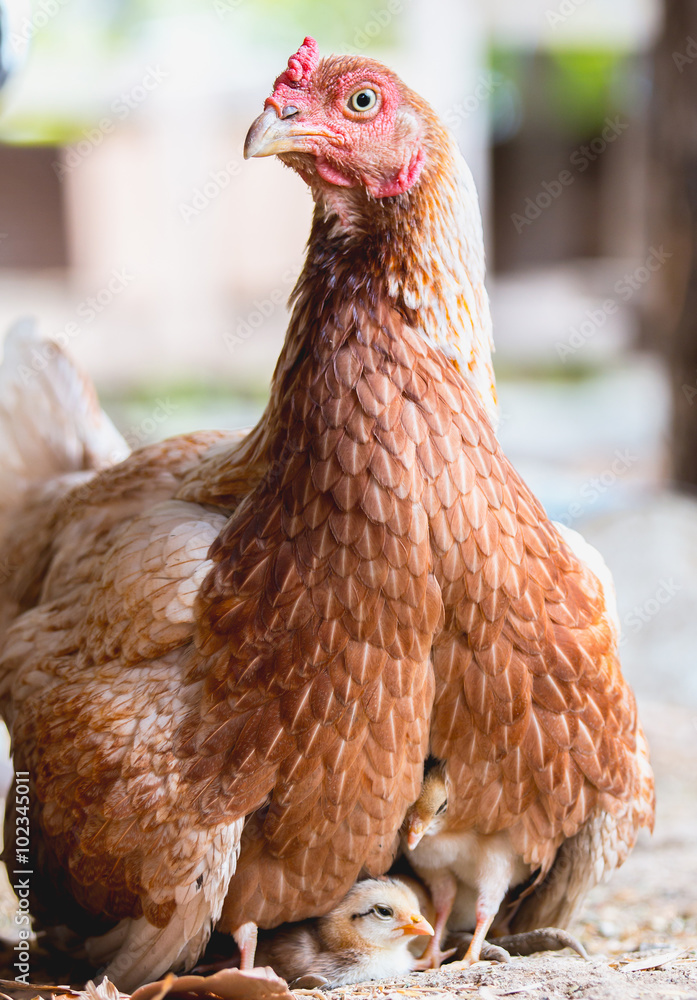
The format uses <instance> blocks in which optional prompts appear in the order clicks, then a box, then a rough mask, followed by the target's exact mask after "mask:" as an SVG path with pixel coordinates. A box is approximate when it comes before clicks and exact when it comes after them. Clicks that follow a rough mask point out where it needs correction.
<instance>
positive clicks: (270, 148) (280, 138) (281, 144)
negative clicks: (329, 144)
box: [244, 105, 336, 160]
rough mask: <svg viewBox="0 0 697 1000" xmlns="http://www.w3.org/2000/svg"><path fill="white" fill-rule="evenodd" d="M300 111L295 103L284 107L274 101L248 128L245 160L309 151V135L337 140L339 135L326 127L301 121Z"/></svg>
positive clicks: (245, 142)
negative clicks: (307, 141) (274, 103)
mask: <svg viewBox="0 0 697 1000" xmlns="http://www.w3.org/2000/svg"><path fill="white" fill-rule="evenodd" d="M298 114H299V112H298V108H295V107H286V108H283V109H282V110H281V111H279V110H278V109H277V108H275V107H274V106H273V105H271V106H269V107H267V108H266V110H265V111H263V112H262V113H261V114H260V115H259V117H258V118H257V119H256V120H255V121H254V122H253V124H252V127H251V128H250V130H249V132H247V138H246V139H245V141H244V158H245V160H248V159H249V158H250V157H252V156H273V155H275V154H276V153H300V152H307V146H306V144H305V143H304V142H303V140H304V139H307V138H308V137H310V136H322V137H323V138H327V139H331V140H333V141H336V136H333V135H332V134H331V133H330V132H329V131H328V130H327V129H323V128H321V127H320V126H315V125H311V124H310V123H309V122H307V121H305V122H304V121H302V119H301V118H298Z"/></svg>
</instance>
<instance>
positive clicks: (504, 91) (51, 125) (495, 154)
mask: <svg viewBox="0 0 697 1000" xmlns="http://www.w3.org/2000/svg"><path fill="white" fill-rule="evenodd" d="M5 6H6V11H5V15H4V17H3V21H2V23H1V24H0V30H1V32H2V42H1V44H0V60H1V63H2V69H1V70H0V75H2V74H3V73H5V72H7V73H8V74H9V76H8V80H7V83H6V85H5V87H4V88H3V90H2V93H1V94H0V101H1V105H2V106H1V107H0V328H1V329H5V328H7V327H8V326H9V324H10V323H11V322H12V321H14V320H15V319H16V318H18V317H20V316H22V315H26V314H28V313H29V314H35V315H36V316H37V317H38V318H39V321H40V325H41V327H42V329H43V331H44V332H45V333H46V334H49V335H52V336H54V337H56V338H57V339H58V340H59V342H60V343H62V344H64V345H65V346H67V347H68V349H69V350H70V351H72V352H73V353H74V354H75V355H76V356H77V358H78V359H79V360H80V362H81V363H82V364H83V365H84V367H85V368H86V369H87V370H88V371H89V372H90V373H91V374H92V375H93V377H94V378H95V380H96V382H97V386H98V389H99V392H100V395H101V397H102V399H103V401H104V405H105V407H106V409H107V410H108V411H109V412H110V413H111V415H112V416H113V417H114V419H115V420H116V422H117V424H118V425H119V427H120V429H121V430H122V431H123V433H124V434H125V436H126V438H127V440H128V442H129V444H130V445H131V446H132V447H137V446H139V445H141V444H144V443H146V442H148V441H151V440H155V439H159V438H163V437H167V436H170V435H173V434H176V433H179V432H181V431H184V430H190V429H199V428H203V427H241V426H247V425H250V424H251V423H253V421H254V420H255V419H256V418H257V416H258V415H259V414H260V412H261V410H262V408H263V406H264V402H265V398H266V394H267V392H268V385H269V379H270V375H271V372H272V370H273V366H274V363H275V360H276V357H277V355H278V353H279V350H280V347H281V343H282V339H283V336H284V332H285V327H286V322H287V313H286V306H285V303H286V300H287V298H288V295H289V293H290V291H291V288H292V286H293V283H294V281H295V278H296V276H297V274H298V272H299V269H300V267H301V263H302V258H303V249H304V244H305V241H306V238H307V234H308V230H309V222H310V215H311V210H312V205H311V200H310V197H309V195H308V193H307V191H306V190H305V189H304V187H303V185H302V183H301V182H300V180H299V179H298V178H297V177H296V176H295V175H293V174H291V172H290V171H287V170H285V169H284V168H283V167H282V166H281V165H280V164H279V163H278V162H276V161H275V160H272V159H268V160H252V161H250V162H245V161H244V160H243V159H242V144H243V140H244V136H245V133H246V131H247V129H248V127H249V125H250V124H251V122H252V120H253V119H254V118H255V117H256V116H257V115H258V114H259V113H260V111H261V109H262V105H263V101H264V98H265V97H266V96H267V94H268V93H269V92H270V88H271V84H272V81H273V80H274V78H275V76H276V75H277V74H278V73H279V72H280V71H281V70H282V68H283V67H284V66H285V63H286V60H287V58H288V56H289V54H290V53H291V52H294V51H295V50H296V49H297V47H298V45H299V44H300V42H301V41H302V38H303V36H304V35H306V34H312V35H314V36H315V37H316V38H317V39H318V41H319V44H320V49H321V51H323V52H324V53H328V52H332V51H334V52H354V53H364V54H368V55H371V56H375V57H377V58H380V59H382V60H384V61H385V62H387V63H388V64H390V65H391V66H392V67H394V68H395V69H396V70H397V71H398V72H399V73H400V75H402V77H403V78H404V79H405V81H406V82H407V83H408V84H410V85H411V86H412V87H413V88H414V89H416V90H418V91H420V92H421V93H422V94H423V95H424V96H425V97H426V98H427V99H428V100H430V101H431V103H432V104H433V106H434V107H435V108H436V109H437V110H438V111H439V113H440V114H441V115H442V116H443V118H444V119H445V121H446V122H447V123H448V124H449V125H450V127H451V128H452V129H453V131H454V132H455V134H456V136H457V139H458V141H459V143H460V144H461V147H462V149H463V152H464V153H465V156H466V157H467V159H468V161H469V163H470V166H471V167H472V170H473V172H474V174H475V179H476V182H477V186H478V189H479V192H480V198H481V203H482V211H483V215H484V220H485V231H486V245H487V251H488V261H489V289H490V294H491V299H492V306H493V314H494V335H495V340H496V345H497V353H496V356H495V363H496V369H497V375H498V380H499V388H500V400H501V424H500V436H501V439H502V441H503V444H504V447H505V449H506V451H507V453H508V455H509V457H510V458H511V459H512V461H513V462H514V464H515V465H516V466H517V467H518V468H519V469H520V471H521V472H522V473H523V475H524V477H525V478H526V479H527V481H528V482H529V484H530V485H531V487H532V488H533V489H534V491H535V492H536V493H537V494H538V495H539V496H540V498H541V499H542V501H543V503H544V504H545V506H546V508H547V510H548V511H549V513H550V515H551V516H552V517H554V518H556V519H558V520H560V521H563V522H564V523H566V524H568V525H570V526H572V527H574V528H577V529H578V530H580V531H582V532H583V533H584V534H585V535H586V536H587V537H588V538H589V540H590V541H591V542H593V543H594V544H596V545H597V546H598V547H599V548H600V549H601V551H602V552H603V554H604V555H605V557H606V559H607V561H608V563H609V565H610V567H611V569H612V570H613V572H614V574H615V578H616V583H617V590H618V598H619V609H620V617H621V619H622V627H623V632H624V637H623V640H622V644H623V645H622V657H623V664H624V669H625V671H626V673H627V675H628V676H629V678H630V680H631V681H632V683H633V685H634V687H635V689H636V691H637V693H638V695H639V701H640V707H641V711H642V715H643V718H644V720H645V723H646V726H647V729H648V731H649V734H650V737H651V741H652V746H653V752H654V763H655V766H656V770H657V774H658V777H659V787H660V791H661V796H662V797H661V799H660V800H659V804H660V812H659V827H658V839H657V840H656V841H655V842H654V843H655V847H654V854H653V856H652V858H653V860H652V861H650V862H647V863H646V865H645V866H644V869H641V871H643V873H644V875H643V876H642V877H644V876H645V877H646V878H650V877H651V876H650V875H649V874H647V872H649V871H651V872H654V873H655V872H656V863H657V862H656V858H657V857H658V856H657V855H656V853H655V851H656V850H660V849H661V844H663V846H664V848H665V850H664V854H663V855H662V856H661V857H662V863H663V865H664V868H663V869H662V870H663V872H664V873H665V871H666V870H670V871H672V872H673V875H674V878H673V883H672V884H674V885H676V886H682V891H683V894H684V893H685V891H688V892H689V890H686V889H685V887H686V886H689V885H691V884H692V882H691V880H690V877H689V874H688V871H689V870H690V865H692V870H693V873H694V875H697V852H695V850H694V843H695V828H696V827H697V816H695V815H694V808H693V807H692V808H693V811H692V813H689V812H688V811H686V808H687V807H686V805H685V803H686V802H687V801H688V799H689V796H688V795H687V791H688V790H689V794H690V796H692V797H693V798H692V800H691V801H693V802H694V801H697V796H694V792H695V789H696V787H697V783H696V782H695V776H694V766H693V758H694V754H695V751H697V503H696V502H695V494H694V490H695V487H697V405H696V404H697V264H696V259H695V254H694V247H695V236H696V230H697V223H696V220H697V3H696V2H695V0H489V2H487V3H486V4H484V3H481V2H478V0H350V2H349V0H332V2H327V0H33V2H28V0H27V2H23V0H5ZM661 832H662V839H661ZM681 838H682V839H681ZM676 843H682V844H683V845H690V846H689V855H688V854H686V853H685V851H683V852H682V853H680V852H678V854H677V855H676V854H675V853H674V852H673V853H672V854H671V853H670V852H671V851H673V848H671V846H670V845H671V844H673V845H675V844H676ZM685 850H688V847H687V846H686V847H685ZM690 858H691V861H690V860H689V859H690ZM632 864H641V861H640V860H639V861H636V862H635V860H634V859H632ZM671 865H672V868H671ZM635 870H638V869H635ZM618 877H619V879H620V881H619V882H618V883H617V882H613V885H619V887H620V888H619V890H618V889H615V890H613V891H614V892H615V896H613V897H612V898H603V899H602V900H601V899H600V897H596V901H597V902H598V906H600V903H601V902H602V904H603V907H604V908H603V909H602V910H601V911H600V910H599V911H598V912H601V917H597V919H596V924H597V927H598V928H599V930H598V933H599V934H600V935H601V936H602V937H604V938H612V935H613V934H614V933H615V931H614V930H613V927H614V926H615V925H614V924H613V919H614V918H613V917H612V913H613V912H614V911H613V909H612V908H613V907H615V910H616V911H617V912H618V913H619V912H620V911H621V910H622V908H623V903H622V899H624V901H625V902H626V901H627V899H628V898H629V897H627V895H626V893H627V892H629V893H630V897H631V892H632V891H633V890H632V888H631V886H630V882H631V878H632V877H631V876H623V873H620V876H618ZM623 877H624V878H625V883H624V886H625V887H624V889H623V888H622V886H623V883H622V881H621V880H622V878H623ZM657 877H658V876H657V875H655V874H654V875H653V878H654V880H655V879H656V878H657ZM627 878H629V881H627ZM661 886H662V889H663V890H665V884H664V882H661ZM671 891H672V890H671ZM617 892H620V897H621V893H622V892H625V896H624V897H621V898H620V901H619V902H618V897H617ZM675 892H677V893H678V895H679V892H680V888H676V890H675ZM664 895H665V892H664ZM668 895H670V893H668ZM674 896H675V894H674ZM676 898H677V897H676ZM630 901H631V899H630ZM635 902H636V900H635ZM645 904H646V907H648V910H647V913H648V915H647V916H646V920H647V921H649V922H650V921H654V923H655V921H656V920H658V921H659V926H658V927H655V926H654V927H653V929H654V931H655V932H656V933H661V932H662V931H666V929H667V930H668V931H671V928H672V931H671V933H676V931H675V925H674V921H675V920H677V919H680V920H682V921H683V923H682V925H681V927H682V929H683V930H684V929H685V927H690V926H691V927H692V929H693V931H694V929H695V927H697V904H695V903H694V900H693V902H692V903H689V904H688V903H687V902H685V903H684V906H683V910H685V913H686V915H683V917H676V916H675V912H674V911H676V906H677V903H674V902H673V903H670V902H669V903H668V904H666V905H667V906H668V911H667V912H668V913H669V915H668V916H667V917H665V918H664V917H663V916H661V915H660V914H661V912H662V911H660V908H659V909H658V910H657V909H656V908H655V907H656V905H657V904H656V902H655V899H654V900H653V901H652V902H651V901H649V897H648V896H647V897H646V898H645ZM681 905H682V904H681ZM690 907H692V909H690ZM685 908H687V909H685ZM649 910H650V912H648V911H649ZM676 912H677V911H676ZM681 912H682V911H681ZM608 913H609V914H610V916H608ZM690 914H692V915H691V916H690ZM596 916H597V915H596ZM601 918H602V919H601ZM642 919H643V918H642ZM617 920H619V917H618V918H617ZM617 920H616V923H617ZM660 921H663V923H662V924H661V923H660ZM670 921H673V923H671V922H670ZM690 921H692V923H691V924H690ZM602 922H604V929H603V928H602V927H601V923H602ZM620 922H621V921H620ZM594 926H595V925H594ZM651 926H653V924H652V925H651ZM608 928H609V929H608ZM618 933H619V932H618ZM627 933H629V932H628V931H627V926H626V922H625V925H623V927H622V934H623V935H624V936H623V943H625V944H626V940H627ZM610 944H611V942H610Z"/></svg>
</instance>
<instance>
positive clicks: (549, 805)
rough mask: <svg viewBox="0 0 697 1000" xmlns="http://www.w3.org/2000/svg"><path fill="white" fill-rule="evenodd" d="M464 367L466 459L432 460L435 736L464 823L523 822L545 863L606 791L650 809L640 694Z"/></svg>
mask: <svg viewBox="0 0 697 1000" xmlns="http://www.w3.org/2000/svg"><path fill="white" fill-rule="evenodd" d="M458 380H459V376H457V374H456V373H453V374H452V375H451V376H450V380H449V381H450V383H451V385H450V386H449V391H448V394H447V403H448V404H449V405H450V406H451V407H452V409H453V425H454V426H456V427H457V428H458V430H459V434H460V442H461V449H460V452H459V454H458V460H457V462H456V463H452V464H451V465H450V466H449V467H447V468H443V469H441V468H440V465H439V464H438V463H437V462H434V460H433V457H432V455H431V454H429V457H428V467H429V470H430V473H431V475H432V477H433V482H432V485H431V486H430V488H429V487H427V490H426V495H427V509H428V511H429V518H430V523H431V532H432V544H433V549H434V556H435V561H434V574H435V576H436V579H437V580H438V582H439V583H440V584H441V588H442V594H443V602H444V606H445V614H446V627H445V629H444V630H443V632H442V633H441V634H440V635H439V636H438V639H437V641H436V644H435V647H434V668H435V676H436V699H435V705H434V714H433V724H432V730H431V747H432V752H433V753H434V755H435V756H437V757H439V758H443V759H445V760H447V761H448V777H449V782H450V783H451V785H452V788H453V792H454V801H453V803H452V813H453V814H456V818H457V819H458V820H459V821H460V822H461V823H462V824H463V827H464V828H467V827H472V828H476V829H477V830H479V831H480V832H482V833H493V832H495V831H498V830H504V829H507V830H510V832H511V837H512V840H513V844H514V846H515V847H516V848H517V849H518V850H519V851H520V854H521V855H522V856H523V857H524V859H525V860H526V861H527V862H529V863H531V864H533V865H536V866H537V865H541V866H542V867H543V868H544V869H547V868H549V866H550V865H551V864H552V861H553V859H554V857H555V852H556V849H557V847H558V846H559V844H560V843H561V842H562V840H563V839H564V838H566V837H571V836H573V835H574V834H576V833H577V832H578V831H579V830H580V829H581V828H582V827H583V826H584V824H585V823H586V822H587V821H588V820H589V819H590V818H591V817H593V816H594V815H596V813H597V811H598V810H599V809H600V808H601V804H602V808H603V809H605V810H607V811H609V813H610V814H612V815H613V816H615V817H616V823H617V824H621V823H622V822H624V817H625V816H626V817H627V821H628V822H629V824H630V825H631V826H632V828H633V829H636V828H637V827H638V826H639V825H640V824H642V823H645V822H647V821H648V820H649V818H650V815H651V813H652V805H651V803H652V792H650V793H646V790H645V789H644V790H642V788H641V784H642V766H641V763H640V761H639V753H638V749H637V716H636V707H635V703H634V698H633V696H632V693H631V691H630V689H629V687H628V685H627V684H626V682H625V681H624V679H623V677H622V675H621V672H620V667H619V660H618V656H617V635H616V632H615V629H614V627H613V625H612V623H611V621H610V619H609V615H608V611H607V607H606V601H605V595H604V593H603V589H602V587H601V585H600V583H599V581H598V579H597V578H596V577H595V575H594V574H593V573H592V572H591V571H590V570H589V569H588V567H586V566H585V565H584V564H583V563H582V562H581V561H580V560H579V559H578V558H577V557H576V556H575V555H574V553H573V552H572V551H571V549H570V548H569V547H568V545H567V544H566V542H565V541H564V540H563V539H562V538H561V537H560V535H559V534H558V532H557V531H556V529H555V528H554V526H553V525H551V524H550V522H549V521H548V519H547V517H546V515H545V513H544V511H543V509H542V508H541V506H540V505H539V503H538V502H537V501H536V499H535V498H534V497H533V496H532V494H531V493H530V491H529V490H528V489H527V487H526V486H525V485H524V483H523V482H522V481H521V480H520V478H519V476H518V475H517V474H516V473H515V471H514V470H513V469H512V468H511V466H510V465H509V463H508V462H507V460H506V459H505V457H504V456H503V454H502V453H501V450H500V446H499V445H498V443H497V441H496V439H495V437H494V435H493V433H492V432H491V428H490V426H489V423H488V420H487V418H486V416H485V415H484V414H483V413H482V412H481V410H480V408H479V406H478V403H477V401H476V400H475V399H474V398H473V396H472V394H471V392H470V390H469V388H468V387H467V386H466V385H465V383H464V382H463V381H462V380H459V385H456V384H455V383H457V382H458ZM434 387H435V391H436V393H438V384H437V383H434ZM458 388H459V389H460V391H459V392H457V389H458ZM445 404H446V397H445V395H444V396H443V403H442V405H445ZM419 458H420V460H421V461H422V464H423V456H422V455H421V453H420V454H419ZM449 810H450V806H449ZM634 835H635V834H634ZM617 836H618V839H619V840H621V839H622V836H624V834H622V835H621V834H620V833H618V834H617ZM625 839H626V837H625Z"/></svg>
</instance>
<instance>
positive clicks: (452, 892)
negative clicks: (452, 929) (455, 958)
mask: <svg viewBox="0 0 697 1000" xmlns="http://www.w3.org/2000/svg"><path fill="white" fill-rule="evenodd" d="M427 882H428V887H429V889H430V890H431V899H432V900H433V906H434V907H435V911H436V919H435V920H434V921H433V931H434V933H433V937H432V938H431V940H430V941H429V942H428V946H427V948H426V950H425V951H424V953H423V955H422V956H421V958H420V959H418V961H417V962H416V964H415V965H414V969H415V971H424V970H425V969H439V968H440V966H441V963H442V962H444V961H445V959H446V958H450V956H451V955H453V954H454V953H455V951H456V949H455V948H452V949H450V951H441V949H440V945H441V941H442V940H443V935H444V934H445V928H446V926H447V923H448V917H449V916H450V912H451V910H452V908H453V903H454V902H455V896H456V895H457V882H456V880H455V876H454V875H452V874H451V873H450V872H449V871H443V872H439V873H438V874H437V875H436V876H435V877H433V878H429V879H427Z"/></svg>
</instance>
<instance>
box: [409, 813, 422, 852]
mask: <svg viewBox="0 0 697 1000" xmlns="http://www.w3.org/2000/svg"><path fill="white" fill-rule="evenodd" d="M425 832H426V828H425V827H424V824H423V823H420V822H419V821H418V820H414V822H413V823H411V824H410V825H409V829H408V831H407V847H408V848H409V850H410V851H413V850H414V848H415V847H416V845H417V844H418V843H419V842H420V841H421V838H422V837H423V835H424V833H425Z"/></svg>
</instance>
